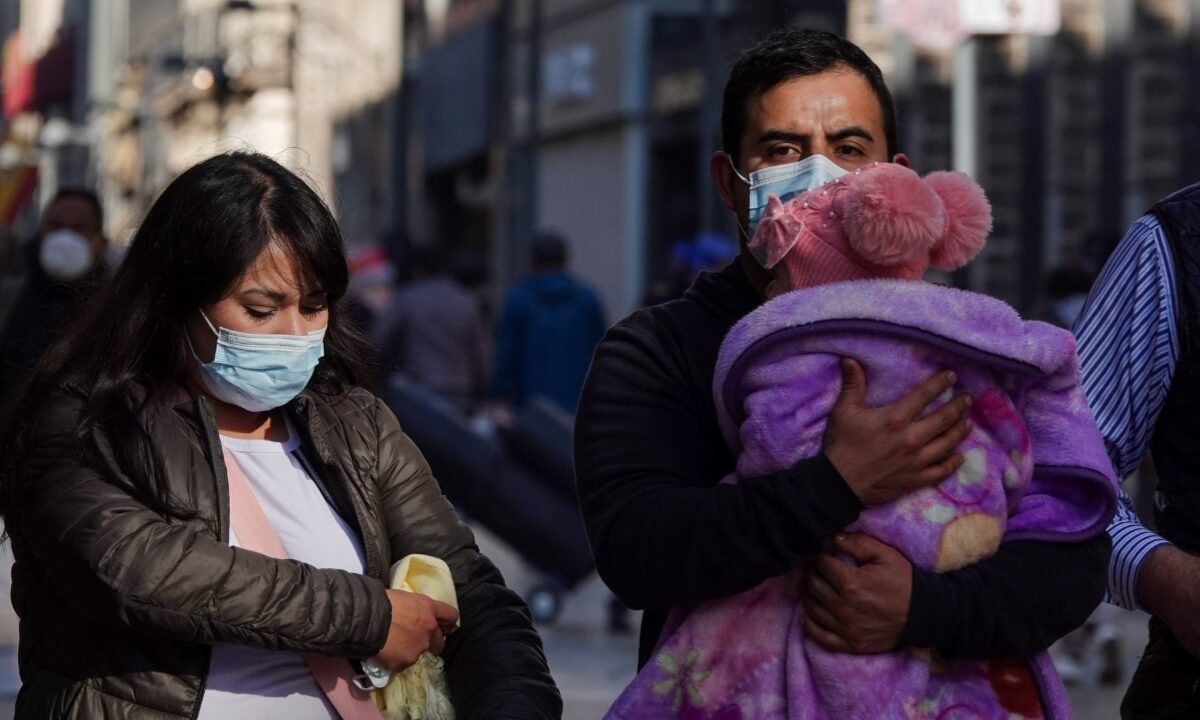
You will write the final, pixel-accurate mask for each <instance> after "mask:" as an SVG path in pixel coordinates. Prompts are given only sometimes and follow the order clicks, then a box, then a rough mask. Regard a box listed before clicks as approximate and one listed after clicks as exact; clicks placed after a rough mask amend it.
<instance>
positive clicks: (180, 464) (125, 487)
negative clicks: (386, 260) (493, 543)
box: [0, 153, 562, 720]
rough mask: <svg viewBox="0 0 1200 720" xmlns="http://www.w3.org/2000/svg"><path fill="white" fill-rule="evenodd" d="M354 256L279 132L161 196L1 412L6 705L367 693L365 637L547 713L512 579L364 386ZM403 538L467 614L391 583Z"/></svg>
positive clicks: (44, 715) (405, 550)
mask: <svg viewBox="0 0 1200 720" xmlns="http://www.w3.org/2000/svg"><path fill="white" fill-rule="evenodd" d="M347 275H348V272H347V267H346V260H345V254H344V249H343V243H342V238H341V234H340V232H339V230H338V227H337V225H336V223H335V221H334V219H333V216H332V215H331V214H330V212H329V209H328V208H327V207H326V206H325V205H324V203H322V201H321V200H320V198H319V197H318V196H317V195H316V193H314V192H313V191H312V189H310V188H309V187H308V186H307V185H305V184H304V183H303V182H302V181H301V180H300V179H299V178H297V177H296V176H295V175H294V174H293V173H291V172H289V171H288V170H286V169H284V168H283V167H282V166H280V165H279V164H278V163H276V162H275V161H273V160H271V159H269V158H267V157H265V156H262V155H256V154H242V153H234V154H227V155H221V156H217V157H215V158H212V159H210V160H206V161H204V162H202V163H200V164H199V165H197V166H195V167H193V168H192V169H190V170H188V171H187V172H185V173H183V174H182V175H181V176H180V177H179V178H177V179H176V180H175V181H174V182H172V183H171V185H170V186H169V187H167V189H166V190H165V191H164V192H163V194H162V195H161V196H160V197H159V199H158V200H157V201H156V202H155V204H154V205H153V206H152V207H151V208H150V211H149V213H148V215H147V216H146V219H145V221H144V222H143V223H142V226H141V228H140V229H139V230H138V232H137V235H136V237H135V239H134V241H133V243H132V245H131V247H130V249H129V253H128V255H127V256H126V259H125V261H124V262H123V263H122V265H121V267H120V268H119V269H118V270H117V272H116V273H115V276H114V277H113V279H112V281H111V282H110V283H109V284H108V285H107V287H106V289H105V290H104V292H103V293H102V294H101V295H100V296H99V298H98V299H97V300H96V301H95V302H93V303H90V304H89V306H88V310H87V313H86V315H85V316H84V317H83V318H82V319H81V320H80V321H79V322H78V323H77V324H75V325H74V326H73V328H72V329H71V330H70V332H69V333H68V334H67V335H66V337H65V338H64V339H63V340H62V341H61V342H60V343H58V344H57V345H55V346H54V347H53V348H52V349H51V350H50V352H49V353H48V354H47V357H46V360H45V362H44V363H42V364H41V366H40V367H39V368H38V370H37V371H36V373H35V375H34V377H33V379H32V380H31V382H30V383H29V384H28V386H27V387H26V389H25V391H24V392H23V393H22V394H21V396H20V399H19V402H18V403H17V404H16V405H14V410H13V412H12V413H11V415H10V416H9V418H8V420H7V424H6V426H5V427H4V428H3V433H2V435H0V442H2V443H3V445H2V446H0V477H2V478H3V479H4V484H3V487H2V490H3V493H2V495H0V499H2V500H3V506H2V508H0V509H2V510H3V516H4V520H5V522H6V524H7V529H8V532H9V534H10V536H11V540H12V549H13V555H14V557H15V561H16V563H15V566H14V569H13V591H12V597H13V605H14V607H15V609H16V611H17V613H18V615H19V616H20V618H21V637H20V643H21V645H20V652H19V662H20V670H21V677H22V680H23V683H24V684H23V685H22V687H21V690H20V694H19V695H18V697H17V704H16V717H17V718H18V719H20V720H35V719H36V720H46V719H48V718H49V719H57V718H115V717H122V718H131V719H133V718H147V719H149V718H161V717H177V718H183V717H190V718H200V719H201V720H213V719H219V720H224V719H225V718H263V717H287V718H289V719H291V718H295V719H296V720H309V719H313V718H320V719H321V720H330V719H332V718H336V717H339V716H341V717H351V716H353V717H363V718H366V717H373V715H371V713H372V712H377V711H374V710H373V703H372V701H371V700H370V699H369V698H368V697H367V696H366V695H365V694H364V693H362V692H360V691H358V690H355V689H353V688H351V687H350V686H349V685H348V684H347V682H348V680H350V679H351V676H352V675H353V674H354V672H355V670H356V668H354V666H353V664H352V662H356V661H359V660H364V659H374V661H375V662H376V663H378V664H380V665H382V666H383V667H385V668H386V669H389V670H399V669H402V668H405V667H407V666H409V665H411V664H412V663H414V662H415V661H416V660H417V658H418V657H419V656H420V655H421V654H422V653H423V652H426V651H429V652H433V653H436V654H438V655H441V656H442V659H443V661H444V663H445V675H446V679H447V681H448V683H449V689H450V696H451V698H452V700H453V702H454V705H455V711H456V713H457V717H458V718H460V720H465V719H466V718H494V717H513V718H530V719H535V718H536V719H538V720H543V719H549V718H556V717H558V716H559V713H561V711H562V705H561V699H560V697H559V695H558V692H557V690H556V689H555V687H554V683H553V680H551V678H550V676H549V673H548V670H547V667H546V660H545V657H544V655H543V651H542V647H541V643H540V641H539V639H538V636H537V634H536V632H535V631H534V629H533V627H532V626H531V624H530V621H529V616H528V610H527V609H526V607H525V605H524V603H523V602H522V601H521V600H520V598H519V597H517V596H516V595H515V594H514V593H512V592H511V591H510V590H508V589H507V588H506V587H505V586H504V582H503V579H502V578H501V577H500V574H499V573H498V572H497V571H496V569H495V568H494V567H493V566H492V564H491V563H490V562H489V561H488V560H487V559H486V558H484V557H483V556H481V555H480V554H479V551H478V550H477V548H476V545H475V540H474V538H473V537H472V534H471V531H470V530H468V529H467V528H466V527H465V526H464V525H462V524H461V523H460V522H459V520H458V517H457V515H456V513H455V511H454V508H453V507H451V506H450V504H449V503H448V502H447V501H446V499H445V498H444V497H443V496H442V494H441V491H440V490H439V488H438V484H437V482H436V480H435V479H434V478H433V476H432V475H431V473H430V471H429V468H428V466H427V465H426V464H425V461H424V459H423V458H422V457H421V454H420V452H418V451H417V449H416V448H415V447H414V446H413V444H412V442H411V441H410V440H409V439H408V438H407V437H406V436H405V435H404V433H403V432H401V430H400V428H399V426H398V424H397V423H396V420H395V417H394V415H393V414H392V413H391V412H390V411H389V410H388V409H387V407H386V406H385V405H384V404H383V403H382V402H381V401H380V400H378V399H377V398H375V397H374V396H372V395H370V394H369V393H367V392H366V391H364V390H362V389H360V388H358V387H356V385H357V378H358V377H359V375H360V372H361V368H360V358H361V357H362V343H361V341H360V340H358V339H357V338H356V337H355V336H354V335H353V334H351V333H348V332H347V331H346V327H345V325H344V323H345V319H344V317H343V316H342V314H341V308H340V301H341V299H342V298H343V297H344V293H345V290H346V286H347V281H348V278H347ZM264 536H277V541H276V542H275V544H276V545H280V546H282V547H281V548H278V549H276V550H274V551H267V548H266V547H265V545H267V544H268V543H264V542H262V538H263V537H264ZM248 545H250V546H252V547H253V548H254V549H250V548H248ZM266 552H269V554H265V553H266ZM413 553H424V554H427V555H432V556H434V557H436V558H440V559H442V560H444V561H445V562H446V563H448V565H449V567H450V569H451V571H452V573H453V577H454V584H455V587H456V591H457V598H458V603H459V607H460V608H461V610H462V615H461V618H460V617H459V615H458V613H457V612H456V611H455V609H454V608H453V607H451V606H450V605H446V604H443V603H439V602H436V601H433V600H431V599H430V598H427V597H425V596H422V595H416V594H412V593H406V592H401V591H398V590H390V589H387V587H388V585H387V583H388V580H389V578H388V577H387V575H388V571H389V565H390V564H391V563H392V561H393V560H398V559H400V558H401V557H404V556H408V555H409V554H413ZM284 555H286V558H287V559H284V558H283V557H282V556H284ZM455 627H457V628H458V629H457V630H455V631H454V632H453V634H451V631H452V630H453V629H454V628H455ZM360 713H365V714H360Z"/></svg>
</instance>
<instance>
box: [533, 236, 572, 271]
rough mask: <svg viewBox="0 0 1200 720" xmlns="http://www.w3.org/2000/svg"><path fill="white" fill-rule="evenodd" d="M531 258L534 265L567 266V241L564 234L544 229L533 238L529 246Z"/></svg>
mask: <svg viewBox="0 0 1200 720" xmlns="http://www.w3.org/2000/svg"><path fill="white" fill-rule="evenodd" d="M529 259H530V260H531V261H532V262H533V265H534V267H553V268H562V267H566V264H567V243H566V241H565V240H563V237H562V235H559V234H558V233H556V232H550V231H547V230H543V231H541V232H539V233H538V234H537V237H535V238H534V239H533V244H532V245H531V246H530V248H529Z"/></svg>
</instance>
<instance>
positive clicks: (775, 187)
mask: <svg viewBox="0 0 1200 720" xmlns="http://www.w3.org/2000/svg"><path fill="white" fill-rule="evenodd" d="M725 157H726V158H727V159H728V160H729V165H730V167H732V168H733V173H734V174H735V175H737V176H738V178H739V179H740V180H741V181H742V182H744V183H746V184H747V185H749V186H750V208H749V210H750V212H749V215H748V221H749V222H748V223H747V225H748V227H747V228H746V229H745V230H743V233H744V234H745V235H746V241H747V242H749V241H750V238H751V237H753V236H754V229H755V228H756V227H758V221H759V219H760V218H762V214H763V211H764V210H766V208H767V198H769V197H770V196H772V195H775V196H776V197H778V198H779V201H780V202H787V201H788V200H791V199H792V198H794V197H796V196H797V195H799V194H800V193H802V192H804V191H805V190H811V189H812V188H815V187H820V186H821V185H824V184H825V183H827V182H830V181H833V180H837V179H838V178H840V177H841V176H843V175H845V174H846V172H847V171H846V170H845V169H844V168H842V167H840V166H839V165H838V164H837V163H835V162H834V161H832V160H830V159H829V158H827V157H825V156H824V155H809V156H808V157H806V158H804V159H803V160H800V161H798V162H794V163H787V164H786V165H772V166H771V167H765V168H762V169H761V170H755V171H754V172H752V173H750V177H746V176H745V175H742V174H741V173H740V172H738V169H737V166H735V165H734V164H733V157H732V156H730V155H726V156H725ZM762 250H763V251H764V252H765V251H766V248H765V247H764V248H762ZM752 252H753V251H752ZM755 259H756V260H758V261H759V264H762V263H763V262H764V260H765V259H764V258H761V257H758V255H757V254H756V255H755Z"/></svg>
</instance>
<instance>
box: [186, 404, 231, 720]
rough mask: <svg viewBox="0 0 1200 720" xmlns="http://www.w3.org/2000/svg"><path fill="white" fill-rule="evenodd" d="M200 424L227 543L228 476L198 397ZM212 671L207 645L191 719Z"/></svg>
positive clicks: (212, 423)
mask: <svg viewBox="0 0 1200 720" xmlns="http://www.w3.org/2000/svg"><path fill="white" fill-rule="evenodd" d="M199 406H200V425H201V426H202V427H203V428H204V439H205V441H206V442H207V443H208V460H209V464H211V465H212V469H213V485H214V486H215V489H216V491H217V540H219V541H221V542H223V543H226V544H228V543H229V532H228V527H229V478H228V477H227V476H226V475H225V464H224V460H222V461H221V462H217V458H218V457H222V458H223V457H224V455H223V454H222V453H221V452H220V448H221V439H220V438H219V437H218V436H217V421H216V418H215V417H214V415H213V409H212V405H211V403H209V401H208V398H205V397H201V398H200V399H199ZM211 671H212V646H209V647H208V659H207V660H206V661H205V663H204V674H202V675H201V676H200V686H199V687H198V688H196V703H195V705H194V706H193V707H192V720H196V718H198V717H200V706H201V703H203V702H204V691H205V690H206V689H207V688H208V674H209V673H210V672H211Z"/></svg>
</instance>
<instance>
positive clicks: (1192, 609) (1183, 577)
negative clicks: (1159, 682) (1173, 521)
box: [1137, 545, 1200, 658]
mask: <svg viewBox="0 0 1200 720" xmlns="http://www.w3.org/2000/svg"><path fill="white" fill-rule="evenodd" d="M1137 593H1138V602H1139V603H1141V605H1142V607H1144V608H1146V609H1147V610H1148V611H1150V613H1152V614H1153V615H1156V616H1157V617H1158V618H1159V619H1161V620H1162V621H1163V622H1165V623H1166V624H1167V627H1169V628H1171V632H1173V633H1175V637H1176V639H1178V640H1179V644H1180V645H1183V646H1184V647H1185V648H1187V651H1188V652H1190V653H1191V654H1192V655H1193V656H1195V657H1197V658H1200V557H1196V556H1195V555H1192V554H1190V553H1186V552H1184V551H1183V550H1180V549H1179V548H1177V547H1175V546H1174V545H1160V546H1159V547H1156V548H1154V550H1152V551H1151V552H1150V555H1148V556H1147V557H1146V560H1145V561H1144V562H1143V563H1142V568H1141V570H1140V571H1138V580H1137Z"/></svg>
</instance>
